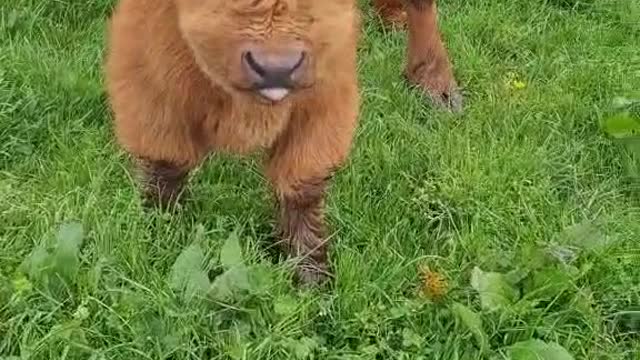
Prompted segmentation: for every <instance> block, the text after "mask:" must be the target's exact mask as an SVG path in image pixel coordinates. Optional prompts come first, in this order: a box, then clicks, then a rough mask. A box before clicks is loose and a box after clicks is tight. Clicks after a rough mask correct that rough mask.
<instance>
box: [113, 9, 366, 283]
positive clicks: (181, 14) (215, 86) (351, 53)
mask: <svg viewBox="0 0 640 360" xmlns="http://www.w3.org/2000/svg"><path fill="white" fill-rule="evenodd" d="M358 29H359V15H358V11H357V9H356V6H355V2H354V1H353V0H325V1H315V0H305V1H303V0H234V1H226V0H206V1H205V0H121V1H120V3H119V4H118V6H117V8H116V10H115V13H114V15H113V17H112V23H111V26H110V37H109V52H108V57H107V64H106V72H107V87H108V92H109V98H110V102H111V107H112V109H113V112H114V114H115V132H116V135H117V139H118V141H119V143H120V144H121V145H122V147H123V148H124V149H126V150H127V151H128V152H129V153H131V154H132V155H133V156H135V157H136V158H137V159H138V164H139V170H140V171H141V173H142V175H143V177H144V179H143V180H144V182H143V184H144V185H145V194H146V196H147V198H148V199H150V200H152V201H157V202H160V203H162V204H166V203H170V202H172V201H174V200H175V198H176V197H177V195H178V193H179V192H180V189H181V185H182V182H183V179H184V178H185V176H186V175H187V173H188V172H189V170H191V169H193V168H194V167H195V166H196V165H197V164H199V163H200V162H201V161H202V160H203V159H204V158H205V157H206V156H207V155H209V154H211V153H214V152H221V151H227V152H234V153H248V152H250V151H253V150H257V149H267V150H268V154H269V156H268V161H267V164H266V174H267V176H268V178H269V179H270V181H271V183H272V185H273V187H274V188H275V192H276V194H277V198H278V202H279V205H280V209H281V211H280V212H281V215H280V217H281V221H280V224H281V225H280V227H281V232H282V235H283V241H282V248H283V249H284V250H285V251H286V252H287V253H288V254H290V255H292V256H294V257H300V258H301V259H302V260H301V262H300V266H299V267H298V270H299V271H298V274H299V276H300V278H301V280H302V281H303V282H316V281H319V280H321V279H322V278H323V277H324V276H323V275H324V273H325V271H326V267H327V265H326V261H327V255H326V248H327V247H326V244H325V242H326V240H325V234H324V221H323V214H322V213H323V199H324V190H325V186H326V183H327V180H328V178H329V176H330V174H331V172H332V171H333V170H334V169H335V168H338V167H339V166H340V165H341V164H342V163H343V161H344V160H345V158H346V156H347V155H348V153H349V150H350V147H351V141H352V136H353V133H354V130H355V128H356V121H357V116H358V110H359V109H358V107H359V95H358V86H357V77H356V42H357V38H358ZM336 34H340V36H336ZM294 60H295V61H294ZM282 69H285V70H286V72H283V70H282ZM283 74H284V75H283ZM273 84H276V85H273ZM285 88H286V91H284V90H283V89H285ZM283 94H286V95H287V96H284V97H283Z"/></svg>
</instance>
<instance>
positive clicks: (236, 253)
mask: <svg viewBox="0 0 640 360" xmlns="http://www.w3.org/2000/svg"><path fill="white" fill-rule="evenodd" d="M220 262H221V263H222V266H224V267H226V268H230V267H232V266H235V265H239V264H242V248H241V247H240V240H239V239H238V234H237V233H236V232H235V231H234V232H233V233H231V235H229V237H228V238H227V241H225V243H224V245H222V249H221V250H220Z"/></svg>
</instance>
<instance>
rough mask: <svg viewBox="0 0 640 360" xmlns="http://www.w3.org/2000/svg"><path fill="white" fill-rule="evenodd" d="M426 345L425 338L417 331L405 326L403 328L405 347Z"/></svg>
mask: <svg viewBox="0 0 640 360" xmlns="http://www.w3.org/2000/svg"><path fill="white" fill-rule="evenodd" d="M423 345H424V339H423V338H422V336H420V334H418V333H416V332H415V331H413V330H411V329H409V328H404V329H402V346H403V347H405V348H411V347H416V348H421V347H422V346H423Z"/></svg>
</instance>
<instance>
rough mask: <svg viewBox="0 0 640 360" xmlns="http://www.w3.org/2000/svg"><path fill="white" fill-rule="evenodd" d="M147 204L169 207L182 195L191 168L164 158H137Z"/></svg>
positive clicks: (144, 199)
mask: <svg viewBox="0 0 640 360" xmlns="http://www.w3.org/2000/svg"><path fill="white" fill-rule="evenodd" d="M136 163H137V168H138V170H139V176H140V178H141V179H140V180H141V187H142V194H143V201H144V204H145V206H147V207H150V206H160V207H162V208H167V207H170V206H172V205H174V204H175V203H176V202H177V200H178V199H179V197H180V194H181V192H182V188H183V186H184V183H185V180H186V178H187V175H188V174H189V170H190V169H189V168H188V167H186V166H181V165H178V164H174V163H171V162H168V161H164V160H151V159H143V158H138V159H136Z"/></svg>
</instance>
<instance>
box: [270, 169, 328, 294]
mask: <svg viewBox="0 0 640 360" xmlns="http://www.w3.org/2000/svg"><path fill="white" fill-rule="evenodd" d="M327 181H328V176H327V177H326V178H316V179H307V180H303V181H300V182H299V183H298V184H297V185H295V186H293V187H292V191H291V192H289V193H286V194H284V193H280V194H278V200H279V206H280V224H279V227H280V232H281V239H282V240H281V242H280V247H281V248H282V250H283V251H284V252H285V253H286V254H289V255H290V256H292V257H294V258H297V259H298V261H299V263H298V264H297V266H296V272H297V275H298V279H299V280H300V281H301V282H302V283H304V284H317V283H320V282H322V281H323V280H324V279H325V278H326V276H327V275H328V269H327V260H328V259H327V250H328V246H327V239H326V230H325V222H324V197H325V188H326V183H327Z"/></svg>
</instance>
